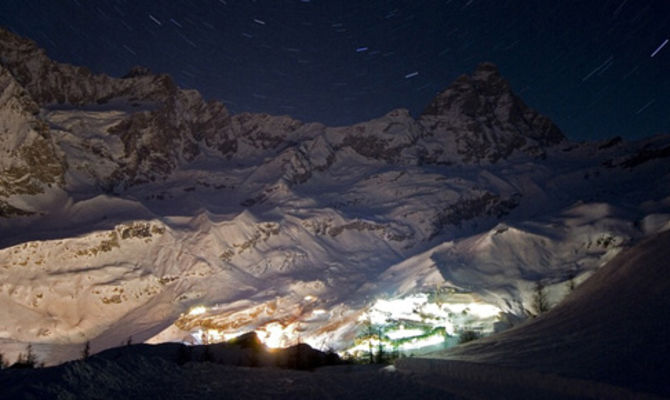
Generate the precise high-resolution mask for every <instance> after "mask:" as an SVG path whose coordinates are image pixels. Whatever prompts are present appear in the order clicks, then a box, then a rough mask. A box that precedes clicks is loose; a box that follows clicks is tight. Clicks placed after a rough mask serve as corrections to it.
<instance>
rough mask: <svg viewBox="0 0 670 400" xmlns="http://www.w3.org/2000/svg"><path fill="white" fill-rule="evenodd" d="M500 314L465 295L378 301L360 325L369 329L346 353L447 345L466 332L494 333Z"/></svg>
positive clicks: (414, 296)
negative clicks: (371, 349)
mask: <svg viewBox="0 0 670 400" xmlns="http://www.w3.org/2000/svg"><path fill="white" fill-rule="evenodd" d="M464 300H471V301H469V302H465V301H464ZM500 313H501V310H500V309H499V308H498V307H496V306H494V305H492V304H487V303H483V302H480V301H476V299H474V298H471V297H470V296H464V295H463V294H459V295H458V296H454V297H453V298H450V297H449V296H448V295H447V296H442V298H437V296H433V297H431V296H430V295H428V294H426V293H418V294H415V295H411V296H407V297H404V298H399V299H391V300H386V299H379V300H377V301H376V302H375V304H374V305H373V306H372V307H371V308H370V309H369V310H368V311H367V312H366V313H364V314H363V315H361V317H360V319H359V322H360V323H361V324H362V325H364V326H367V329H365V328H364V332H363V333H362V335H361V339H360V340H358V341H357V343H356V345H355V346H353V347H351V348H349V349H347V350H346V351H345V353H349V354H357V353H358V354H360V353H361V352H367V351H369V349H370V348H373V349H377V348H379V346H382V347H385V348H386V349H387V351H388V350H390V349H393V350H398V351H411V350H416V349H421V348H427V347H434V346H438V345H446V344H447V343H448V338H449V337H455V336H456V335H458V334H459V333H460V332H462V331H465V330H476V331H477V332H479V333H480V334H488V333H491V332H493V330H494V324H495V323H496V322H497V321H498V320H499V315H500ZM452 342H453V341H452Z"/></svg>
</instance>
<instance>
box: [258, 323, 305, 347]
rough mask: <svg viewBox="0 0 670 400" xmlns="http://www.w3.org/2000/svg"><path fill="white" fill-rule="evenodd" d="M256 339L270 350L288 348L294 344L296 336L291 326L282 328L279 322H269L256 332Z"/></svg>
mask: <svg viewBox="0 0 670 400" xmlns="http://www.w3.org/2000/svg"><path fill="white" fill-rule="evenodd" d="M256 334H257V335H258V338H259V339H260V340H261V342H263V344H265V345H266V346H267V347H269V348H271V349H277V348H280V347H288V346H290V345H292V344H295V342H296V339H297V335H296V333H295V331H294V329H293V326H292V325H289V326H286V327H284V326H282V324H280V323H279V322H271V323H269V324H267V325H265V326H264V327H262V328H259V329H257V330H256Z"/></svg>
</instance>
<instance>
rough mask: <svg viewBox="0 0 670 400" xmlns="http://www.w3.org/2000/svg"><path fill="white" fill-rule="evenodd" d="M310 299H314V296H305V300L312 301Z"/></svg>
mask: <svg viewBox="0 0 670 400" xmlns="http://www.w3.org/2000/svg"><path fill="white" fill-rule="evenodd" d="M312 300H316V297H314V296H312V295H311V294H308V295H307V296H305V301H312Z"/></svg>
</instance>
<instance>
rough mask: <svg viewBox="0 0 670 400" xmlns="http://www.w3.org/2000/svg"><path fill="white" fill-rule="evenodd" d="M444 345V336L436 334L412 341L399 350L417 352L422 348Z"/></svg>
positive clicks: (402, 345) (401, 346)
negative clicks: (416, 350)
mask: <svg viewBox="0 0 670 400" xmlns="http://www.w3.org/2000/svg"><path fill="white" fill-rule="evenodd" d="M442 343H444V336H442V335H439V334H436V335H431V336H428V337H425V338H420V339H416V340H411V341H409V342H405V343H403V344H401V345H400V346H399V347H398V348H399V349H400V350H415V349H420V348H422V347H428V346H435V345H438V344H442Z"/></svg>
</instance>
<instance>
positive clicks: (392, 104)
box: [0, 0, 670, 140]
mask: <svg viewBox="0 0 670 400" xmlns="http://www.w3.org/2000/svg"><path fill="white" fill-rule="evenodd" d="M0 25H3V26H5V27H8V28H9V29H11V30H12V31H14V32H16V33H18V34H20V35H23V36H27V37H29V38H31V39H33V40H35V41H36V42H37V43H38V44H39V45H40V46H41V47H44V48H46V50H47V53H48V54H49V55H50V56H51V57H52V58H54V59H56V60H58V61H61V62H67V63H71V64H77V65H85V66H87V67H89V68H90V69H91V70H93V71H95V72H105V73H108V74H110V75H113V76H122V75H124V74H125V73H126V72H127V71H128V70H129V69H130V68H131V67H132V66H134V65H145V66H148V67H150V68H151V69H152V70H153V71H154V72H161V73H163V72H165V73H169V74H171V75H172V76H173V77H174V79H175V80H176V81H177V83H178V84H179V85H180V86H182V87H186V88H195V89H198V90H199V91H200V92H201V93H203V95H204V96H205V97H206V98H208V99H211V98H215V99H220V100H222V101H223V102H224V103H226V105H227V106H228V107H229V109H230V110H231V111H232V112H235V113H237V112H241V111H253V112H267V113H271V114H289V115H291V116H294V117H296V118H298V119H301V120H303V121H320V122H323V123H326V124H328V125H345V124H347V125H348V124H351V123H355V122H360V121H365V120H368V119H372V118H375V117H379V116H381V115H383V114H385V113H387V112H388V111H390V110H392V109H394V108H399V107H402V108H408V109H409V110H410V111H411V112H412V114H413V115H414V116H418V115H419V114H420V113H421V111H422V110H423V108H424V107H425V106H426V105H427V104H428V103H429V102H430V100H431V99H432V98H433V97H434V96H435V94H436V93H438V92H439V91H441V90H443V89H445V88H446V87H447V86H448V85H449V84H450V83H451V82H452V81H453V80H454V79H455V78H456V77H457V76H458V75H461V74H463V73H470V72H472V70H473V69H474V67H475V66H476V65H477V64H478V63H479V62H482V61H492V62H494V63H496V64H497V65H498V67H499V68H500V70H501V73H502V74H503V75H504V76H505V77H506V78H507V79H508V80H509V81H510V83H511V84H512V87H513V88H514V90H515V91H516V92H517V94H519V95H520V96H521V97H522V98H523V99H524V100H525V101H526V103H527V104H529V105H530V106H532V107H533V108H535V109H537V110H539V111H540V112H542V113H544V114H546V115H548V116H549V117H551V118H552V119H553V120H554V121H555V122H556V123H557V124H558V126H559V127H560V128H561V129H562V130H563V131H564V133H565V134H566V135H567V136H568V137H570V138H572V139H575V140H588V139H602V138H608V137H612V136H616V135H621V136H623V137H625V138H627V139H637V138H642V137H645V136H650V135H653V134H656V133H670V76H669V74H668V72H669V70H670V43H668V38H670V1H669V0H561V1H552V0H507V1H505V0H442V1H437V0H409V1H399V0H388V1H380V0H365V1H353V0H347V1H345V0H341V1H334V0H333V1H329V0H257V1H252V0H237V1H235V0H225V1H224V0H208V1H205V0H202V1H198V0H193V1H179V0H157V1H140V0H129V1H125V0H116V1H112V0H109V1H93V0H91V1H87V0H59V1H54V0H43V1H41V0H2V2H1V3H0ZM664 43H666V45H664Z"/></svg>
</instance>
